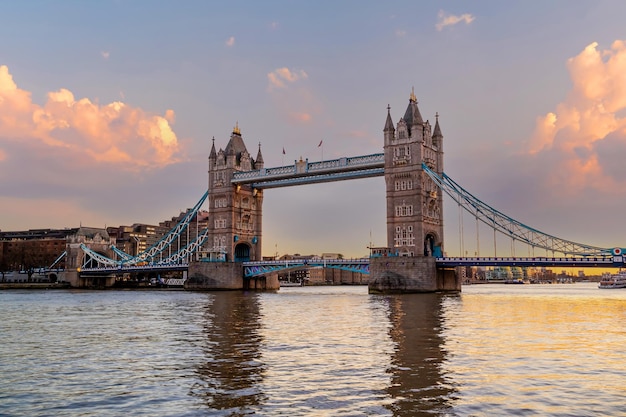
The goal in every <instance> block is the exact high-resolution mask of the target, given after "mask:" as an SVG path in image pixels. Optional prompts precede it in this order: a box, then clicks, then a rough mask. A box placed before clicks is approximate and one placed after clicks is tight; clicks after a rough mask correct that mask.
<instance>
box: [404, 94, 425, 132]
mask: <svg viewBox="0 0 626 417" xmlns="http://www.w3.org/2000/svg"><path fill="white" fill-rule="evenodd" d="M403 119H404V121H405V122H406V124H407V125H409V126H413V125H417V124H420V125H421V124H423V123H424V119H422V115H421V114H420V110H419V108H418V107H417V97H415V91H414V89H413V88H411V97H410V98H409V105H408V107H407V108H406V112H405V113H404V117H403Z"/></svg>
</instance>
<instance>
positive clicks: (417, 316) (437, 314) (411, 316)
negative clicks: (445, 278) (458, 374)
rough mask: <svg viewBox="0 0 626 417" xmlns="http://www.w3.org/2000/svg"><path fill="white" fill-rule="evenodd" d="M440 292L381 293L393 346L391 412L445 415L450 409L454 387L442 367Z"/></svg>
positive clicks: (401, 414) (389, 406)
mask: <svg viewBox="0 0 626 417" xmlns="http://www.w3.org/2000/svg"><path fill="white" fill-rule="evenodd" d="M443 297H444V296H442V295H439V294H410V295H409V294H407V295H394V296H381V298H383V299H384V302H385V303H387V304H388V311H389V321H390V323H391V328H390V330H389V335H390V337H391V339H392V340H393V342H394V345H395V349H394V351H393V353H392V355H391V362H390V367H389V369H388V373H389V374H391V383H390V385H389V387H388V388H387V390H386V391H387V393H388V395H389V396H390V397H391V398H392V402H391V403H390V404H387V405H386V408H387V409H389V410H390V411H392V413H393V415H394V416H418V415H445V414H446V413H449V412H450V411H451V407H452V404H451V399H452V397H453V395H454V393H455V390H454V388H453V387H452V386H451V385H450V384H449V383H448V382H447V380H446V375H445V374H444V372H443V370H442V364H443V362H444V360H445V359H446V351H445V350H444V348H443V342H444V341H443V337H442V335H441V327H442V299H443Z"/></svg>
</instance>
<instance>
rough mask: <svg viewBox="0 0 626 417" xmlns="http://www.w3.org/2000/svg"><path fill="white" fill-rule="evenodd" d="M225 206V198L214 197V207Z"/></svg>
mask: <svg viewBox="0 0 626 417" xmlns="http://www.w3.org/2000/svg"><path fill="white" fill-rule="evenodd" d="M221 207H226V199H225V198H216V199H215V208H221Z"/></svg>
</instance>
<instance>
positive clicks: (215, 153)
mask: <svg viewBox="0 0 626 417" xmlns="http://www.w3.org/2000/svg"><path fill="white" fill-rule="evenodd" d="M209 158H213V159H215V158H217V152H215V136H213V144H212V145H211V153H210V154H209Z"/></svg>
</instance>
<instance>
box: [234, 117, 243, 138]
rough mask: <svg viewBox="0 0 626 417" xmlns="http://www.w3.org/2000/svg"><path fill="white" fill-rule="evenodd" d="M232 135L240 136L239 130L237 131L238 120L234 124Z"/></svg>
mask: <svg viewBox="0 0 626 417" xmlns="http://www.w3.org/2000/svg"><path fill="white" fill-rule="evenodd" d="M233 134H234V135H241V130H239V120H237V121H236V122H235V127H234V128H233Z"/></svg>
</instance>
